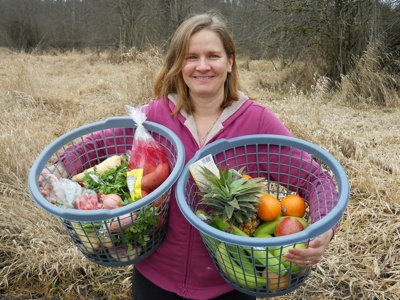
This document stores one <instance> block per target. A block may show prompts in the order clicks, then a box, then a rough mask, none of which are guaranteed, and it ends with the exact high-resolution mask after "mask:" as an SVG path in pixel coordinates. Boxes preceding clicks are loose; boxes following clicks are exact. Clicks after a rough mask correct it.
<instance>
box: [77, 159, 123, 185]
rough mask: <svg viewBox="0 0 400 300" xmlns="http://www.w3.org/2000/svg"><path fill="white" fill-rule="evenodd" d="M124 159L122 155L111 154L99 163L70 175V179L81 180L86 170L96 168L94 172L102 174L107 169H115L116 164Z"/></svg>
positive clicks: (89, 170)
mask: <svg viewBox="0 0 400 300" xmlns="http://www.w3.org/2000/svg"><path fill="white" fill-rule="evenodd" d="M125 161H126V157H125V156H124V155H113V156H110V157H108V158H107V159H106V160H104V161H102V162H101V163H99V164H97V165H95V166H94V167H91V168H89V169H87V170H85V171H83V172H81V173H79V174H76V175H74V176H72V178H71V180H72V181H75V182H83V179H84V177H85V174H86V173H88V172H91V171H93V170H94V169H95V168H96V172H97V173H98V174H103V173H104V172H106V171H107V170H110V169H115V168H116V167H117V166H119V165H121V164H122V163H124V162H125Z"/></svg>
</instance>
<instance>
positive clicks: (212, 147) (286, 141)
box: [175, 134, 350, 247]
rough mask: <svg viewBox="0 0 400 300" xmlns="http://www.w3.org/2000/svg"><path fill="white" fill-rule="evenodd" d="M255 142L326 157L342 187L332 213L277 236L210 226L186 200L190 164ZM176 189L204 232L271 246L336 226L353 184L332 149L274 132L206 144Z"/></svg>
mask: <svg viewBox="0 0 400 300" xmlns="http://www.w3.org/2000/svg"><path fill="white" fill-rule="evenodd" d="M252 144H274V145H282V146H289V147H294V148H298V149H300V150H303V151H307V152H308V153H309V154H312V155H315V156H318V157H319V158H321V157H322V158H323V159H324V163H325V164H326V165H328V166H329V168H330V169H331V171H332V172H333V173H334V175H335V177H336V180H337V185H338V187H339V200H338V202H337V205H336V206H335V207H334V208H332V210H331V211H330V212H329V214H328V215H326V216H325V217H324V218H322V219H320V220H318V221H317V222H315V223H312V224H310V225H309V226H308V227H307V228H306V229H304V230H303V231H301V232H298V233H295V234H291V235H287V236H281V237H274V238H273V239H271V238H253V237H241V236H237V235H233V234H229V233H226V232H222V231H220V230H218V229H215V228H213V227H212V226H209V225H208V224H207V223H205V222H204V221H202V220H200V218H198V217H197V216H196V214H195V213H194V212H193V211H192V210H191V208H190V207H189V205H188V203H187V202H186V200H185V199H186V196H185V194H184V191H185V185H186V183H187V181H188V180H189V178H190V176H191V174H190V171H189V169H188V166H189V165H191V164H192V163H194V162H196V161H197V160H199V159H201V158H203V157H204V156H206V155H208V154H212V155H216V154H218V153H220V152H221V151H223V150H227V149H232V148H235V147H238V146H243V145H252ZM175 193H176V199H177V203H178V206H179V208H180V210H181V212H182V214H183V215H184V216H185V218H186V219H187V220H188V221H189V223H191V224H192V225H193V226H194V227H195V228H196V229H197V230H199V231H200V232H201V233H202V234H206V235H209V236H211V237H213V238H216V239H218V240H220V241H223V242H226V243H230V244H235V245H245V246H252V247H269V246H282V245H290V244H294V243H301V242H304V241H307V240H310V239H313V238H315V237H317V236H319V235H321V234H323V233H325V232H326V231H328V230H329V229H330V228H332V227H334V226H335V225H336V224H337V223H338V222H339V221H340V219H341V217H342V215H343V213H344V210H345V209H346V207H347V204H348V201H349V197H350V186H349V181H348V178H347V175H346V173H345V171H344V169H343V167H342V166H341V165H340V163H339V162H338V161H337V160H336V159H335V158H334V157H333V156H332V155H331V154H330V153H329V152H328V151H326V150H325V149H323V148H322V147H320V146H318V145H316V144H313V143H311V142H308V141H305V140H302V139H299V138H295V137H290V136H282V135H274V134H252V135H246V136H240V137H236V138H232V139H220V140H217V141H215V142H213V143H210V144H208V145H207V146H205V147H204V148H202V149H200V150H199V151H197V152H196V154H195V155H194V157H193V158H192V159H190V160H189V161H188V162H187V164H186V165H185V167H184V169H183V171H182V173H181V175H180V177H179V179H178V181H177V187H176V191H175ZM326 228H328V229H326Z"/></svg>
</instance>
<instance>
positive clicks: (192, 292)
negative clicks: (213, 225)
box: [133, 14, 333, 300]
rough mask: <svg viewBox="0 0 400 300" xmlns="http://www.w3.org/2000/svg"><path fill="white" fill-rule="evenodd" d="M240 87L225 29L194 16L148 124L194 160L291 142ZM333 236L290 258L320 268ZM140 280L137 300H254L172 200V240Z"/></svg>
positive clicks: (173, 49) (145, 265)
mask: <svg viewBox="0 0 400 300" xmlns="http://www.w3.org/2000/svg"><path fill="white" fill-rule="evenodd" d="M238 88H239V81H238V69H237V65H236V50H235V45H234V41H233V39H232V37H231V34H230V32H229V30H228V28H227V27H226V25H225V23H224V22H223V21H222V20H221V19H220V18H219V17H218V16H216V15H211V14H202V15H197V16H194V17H191V18H189V19H187V20H186V21H185V22H183V23H182V25H181V26H180V27H179V28H178V29H177V31H176V33H175V35H174V36H173V38H172V40H171V44H170V48H169V50H168V53H167V56H166V61H165V64H164V66H163V68H162V70H161V72H160V74H159V76H158V77H157V79H156V83H155V95H156V97H157V98H158V99H157V100H155V101H152V102H150V104H149V105H150V109H149V113H148V120H149V121H154V122H157V123H160V124H162V125H165V126H167V127H169V128H170V129H172V130H174V131H175V133H177V134H178V135H179V137H181V139H182V141H183V143H184V146H185V150H186V160H187V161H188V160H189V159H191V158H192V157H193V156H194V154H195V152H196V151H197V150H199V148H201V147H203V146H204V145H206V144H208V143H210V142H213V141H215V140H217V139H220V138H233V137H236V136H241V135H246V134H257V133H269V134H280V135H287V136H290V132H289V131H288V130H287V129H286V128H285V127H284V125H283V124H282V123H281V122H280V121H279V120H278V119H277V118H276V117H275V116H274V115H273V114H272V113H271V112H270V111H269V110H267V109H266V108H265V107H263V106H260V105H258V104H256V103H254V102H252V101H251V100H249V99H248V97H247V96H245V95H244V94H243V93H241V92H239V90H238ZM160 116H162V117H160ZM249 123H250V124H249ZM332 236H333V230H330V231H328V232H327V233H325V234H323V235H321V236H320V237H318V238H316V239H315V240H313V241H312V242H311V243H310V245H309V248H308V249H291V250H290V252H289V253H288V254H287V256H286V259H287V260H288V261H291V262H293V263H296V264H298V265H300V266H307V265H312V264H316V263H318V262H319V261H320V260H321V258H322V255H323V253H324V251H325V249H326V247H327V246H328V244H329V242H330V240H331V238H332ZM133 278H134V281H133V293H134V295H135V296H134V299H138V300H141V299H153V297H154V299H156V297H160V298H159V299H182V298H179V297H176V295H179V296H181V297H184V298H190V299H212V298H215V297H218V298H217V299H255V297H251V296H247V295H244V294H241V293H239V292H236V291H233V292H232V288H231V287H230V286H229V285H228V284H226V283H225V282H224V280H223V279H222V277H221V275H219V273H218V271H217V270H216V269H215V267H214V266H213V263H212V261H211V259H210V258H209V256H208V254H207V252H206V249H205V247H204V246H203V243H202V241H201V239H200V236H199V234H198V232H196V230H194V229H193V227H191V225H190V224H189V223H188V222H187V221H186V220H185V219H184V217H183V216H182V214H181V212H180V211H179V208H178V206H177V203H176V201H175V199H174V200H172V201H171V208H170V221H169V226H168V230H167V236H166V239H165V241H164V242H163V244H162V245H161V247H160V248H159V249H158V250H157V251H156V253H154V254H153V255H151V256H150V257H149V258H148V259H146V260H144V261H141V262H139V263H137V264H136V265H135V270H134V276H133ZM163 290H165V291H169V292H170V293H168V292H164V291H163ZM158 293H160V294H158ZM161 293H163V294H162V295H161ZM164 293H166V294H168V295H170V297H168V296H166V295H165V294H164Z"/></svg>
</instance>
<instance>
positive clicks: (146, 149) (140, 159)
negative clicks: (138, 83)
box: [126, 105, 170, 201]
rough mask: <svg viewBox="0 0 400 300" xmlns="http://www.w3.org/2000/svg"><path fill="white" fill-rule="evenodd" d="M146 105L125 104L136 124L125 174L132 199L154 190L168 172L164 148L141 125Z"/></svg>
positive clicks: (144, 118) (144, 117) (165, 177)
mask: <svg viewBox="0 0 400 300" xmlns="http://www.w3.org/2000/svg"><path fill="white" fill-rule="evenodd" d="M146 107H147V106H143V107H141V108H134V107H131V106H128V105H127V106H126V110H127V112H128V114H129V116H130V117H131V118H132V119H133V120H134V121H135V123H136V125H137V127H136V130H135V135H134V138H133V142H132V150H131V154H130V157H129V168H128V174H127V183H128V188H129V191H130V193H131V197H132V200H134V201H135V200H137V199H140V198H141V197H144V196H146V195H147V194H149V193H151V192H152V191H154V190H155V189H156V188H157V187H159V186H160V185H161V184H162V183H163V182H164V181H165V180H166V179H167V178H168V175H169V173H170V168H169V164H168V161H167V158H166V155H165V151H164V148H163V147H162V146H161V145H160V144H159V143H158V142H157V141H156V140H155V139H154V138H153V137H152V135H151V134H150V133H149V131H148V130H147V129H146V128H145V127H144V126H143V123H144V122H145V121H146V119H147V115H146V113H145V111H146Z"/></svg>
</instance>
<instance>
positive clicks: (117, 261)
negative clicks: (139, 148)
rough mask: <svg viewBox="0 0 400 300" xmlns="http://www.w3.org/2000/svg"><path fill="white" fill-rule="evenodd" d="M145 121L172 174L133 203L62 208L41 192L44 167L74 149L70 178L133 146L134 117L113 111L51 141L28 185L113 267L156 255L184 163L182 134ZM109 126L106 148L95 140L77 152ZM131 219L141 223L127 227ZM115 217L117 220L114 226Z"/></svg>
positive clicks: (91, 252)
mask: <svg viewBox="0 0 400 300" xmlns="http://www.w3.org/2000/svg"><path fill="white" fill-rule="evenodd" d="M144 126H145V128H146V129H147V130H148V131H149V132H150V134H151V135H152V136H153V138H154V139H155V140H156V141H157V142H158V143H159V145H160V146H162V148H163V149H164V150H165V153H166V157H167V160H168V163H169V166H170V174H169V176H168V178H167V179H166V180H165V181H164V182H163V183H162V184H161V185H160V186H159V187H158V188H157V189H155V190H154V191H153V192H151V193H150V194H149V195H147V196H145V197H143V198H142V199H140V200H138V201H136V202H134V203H132V204H128V205H125V206H123V207H120V208H116V209H112V210H108V209H98V210H90V211H88V210H78V209H66V208H61V207H58V206H57V205H54V204H52V203H50V202H49V201H48V200H47V199H46V198H45V197H44V196H43V195H42V194H41V190H40V187H39V185H38V182H39V176H40V175H41V172H42V170H43V169H45V168H49V167H50V166H51V165H53V164H54V162H56V161H58V160H62V159H63V158H65V153H74V155H75V156H73V158H71V159H69V160H67V161H68V164H69V165H66V169H67V168H68V169H69V170H70V171H69V173H70V174H68V178H70V177H72V176H73V175H75V174H78V173H80V172H82V171H84V170H86V169H87V168H89V167H91V166H93V165H95V164H98V163H99V162H101V161H103V160H104V159H106V158H107V157H109V156H110V155H111V154H126V153H127V152H128V151H130V150H131V147H132V141H133V137H134V133H135V128H136V124H135V122H134V121H133V120H132V118H130V117H113V118H109V119H106V120H105V121H101V122H96V123H92V124H88V125H85V126H82V127H80V128H77V129H75V130H72V131H70V132H68V133H66V134H64V135H62V136H61V137H59V138H58V139H56V140H55V141H54V142H52V143H51V144H50V145H48V146H47V147H46V148H45V149H44V150H43V152H42V153H41V154H40V155H39V156H38V157H37V159H36V160H35V162H34V164H33V165H32V168H31V171H30V174H29V179H28V186H29V190H30V193H31V195H32V197H33V199H34V200H35V201H36V202H37V203H38V204H39V205H40V206H41V207H42V208H43V209H44V210H46V211H47V212H49V213H51V214H53V215H55V216H56V217H58V218H59V219H60V221H61V223H62V224H63V225H64V227H65V229H66V231H67V233H68V234H69V235H70V237H71V238H72V240H73V242H74V243H75V245H76V246H77V247H78V248H79V250H80V251H81V252H82V253H83V255H84V256H85V257H86V258H88V259H89V260H91V261H92V262H94V263H97V264H100V265H105V266H110V267H118V266H123V265H129V264H133V263H135V262H138V261H140V260H142V259H144V258H146V257H148V256H149V255H151V254H152V253H153V252H154V251H155V250H156V249H157V248H158V247H159V246H160V244H161V242H162V241H163V239H164V237H165V233H166V224H167V218H168V210H169V199H170V194H171V186H172V185H173V184H174V183H175V182H176V181H177V179H178V177H179V175H180V173H181V171H182V169H183V167H184V162H185V150H184V147H183V145H182V143H181V141H180V139H179V138H178V137H177V136H176V134H175V133H174V132H172V131H171V130H170V129H168V128H166V127H164V126H162V125H160V124H157V123H153V122H148V121H147V122H145V123H144ZM106 130H107V132H108V133H109V131H110V130H111V131H112V132H113V133H115V134H112V135H111V137H110V135H108V136H107V138H105V137H103V138H104V140H103V141H102V142H103V143H102V144H103V145H105V146H102V147H103V148H99V147H100V146H99V144H97V143H94V144H93V147H87V149H86V148H85V151H83V154H78V155H76V153H78V151H75V152H74V150H75V149H76V148H78V147H86V146H85V144H84V143H83V140H84V139H85V138H87V137H89V138H90V137H94V136H95V135H96V136H98V135H97V134H100V136H103V135H102V133H103V132H104V131H106ZM106 139H107V140H106ZM67 149H68V151H66V150H67ZM80 152H81V153H82V151H80ZM89 152H94V153H95V155H91V157H92V156H95V158H94V159H89V156H87V154H88V153H89ZM67 156H68V155H67ZM81 158H83V159H82V161H84V162H85V163H84V164H83V165H82V164H81V160H80V159H81ZM71 169H72V171H71ZM64 172H66V171H64ZM127 220H128V221H129V222H128V223H131V225H132V226H135V225H137V226H138V227H130V230H129V231H127V230H126V229H127V228H128V227H129V226H128V227H126V226H125V225H126V222H125V221H127ZM124 222H125V223H124ZM111 223H112V224H114V227H113V228H112V230H111V227H110V224H111ZM144 223H145V224H146V225H147V226H146V231H145V232H143V231H142V232H139V231H140V228H139V224H144ZM115 224H116V225H117V230H115ZM137 228H139V229H137ZM139 233H140V234H141V236H145V239H144V240H143V238H141V240H138V239H136V236H138V234H139ZM126 234H129V235H130V239H129V240H132V239H133V240H134V241H133V242H132V243H127V242H126V241H125V237H126ZM132 236H133V238H132Z"/></svg>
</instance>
